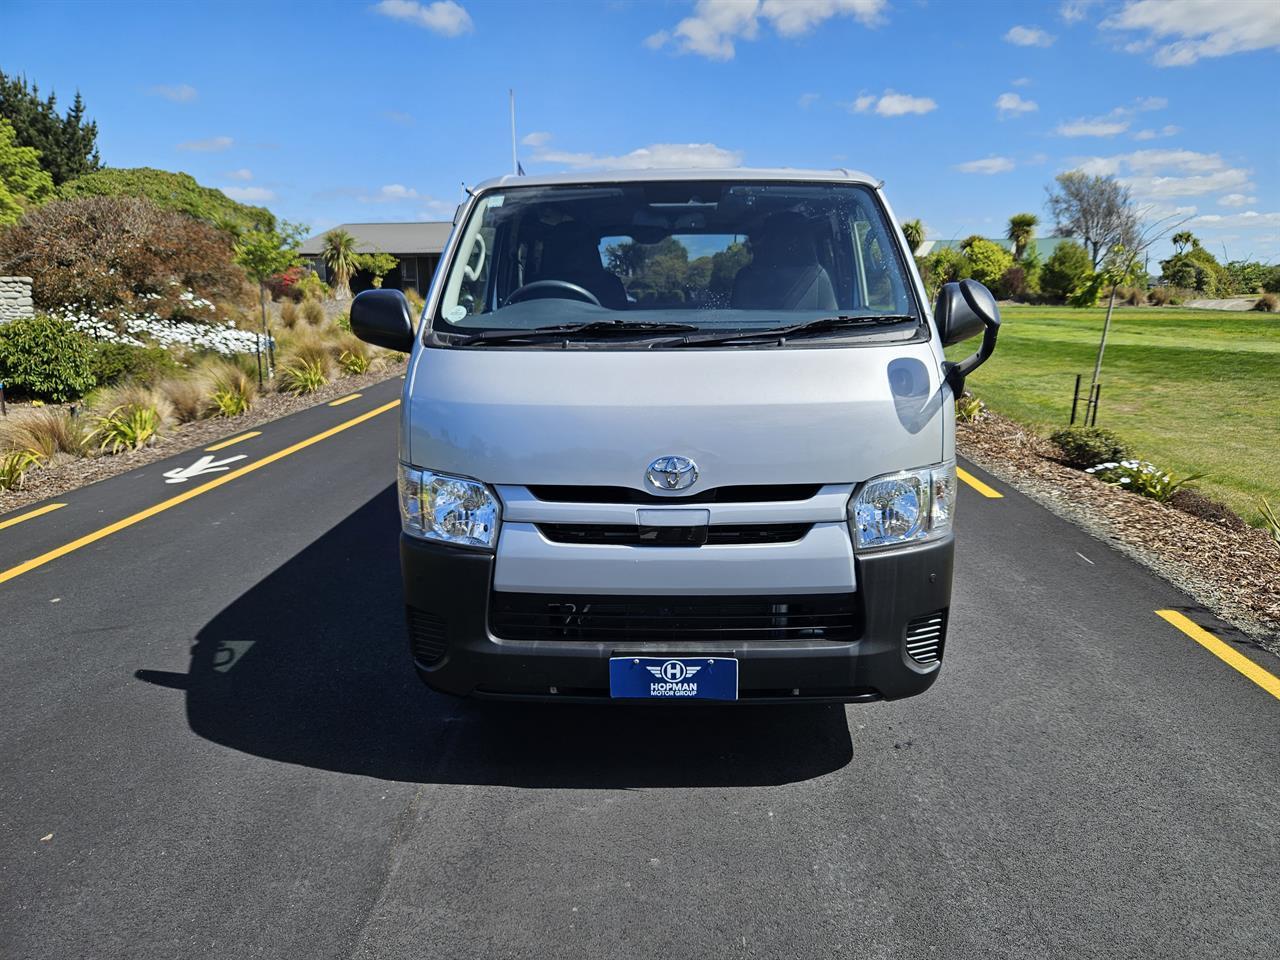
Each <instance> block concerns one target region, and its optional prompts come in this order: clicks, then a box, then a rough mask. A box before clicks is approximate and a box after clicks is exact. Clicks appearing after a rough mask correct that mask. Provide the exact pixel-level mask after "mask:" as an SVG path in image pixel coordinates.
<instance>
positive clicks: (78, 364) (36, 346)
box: [0, 314, 93, 403]
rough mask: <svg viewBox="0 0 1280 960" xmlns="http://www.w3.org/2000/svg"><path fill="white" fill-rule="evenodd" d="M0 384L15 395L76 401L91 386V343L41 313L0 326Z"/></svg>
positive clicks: (48, 399) (60, 322)
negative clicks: (0, 382) (1, 382)
mask: <svg viewBox="0 0 1280 960" xmlns="http://www.w3.org/2000/svg"><path fill="white" fill-rule="evenodd" d="M0 381H3V382H4V385H5V387H6V388H7V389H8V390H9V391H11V392H12V394H14V395H21V396H27V397H31V398H32V399H35V400H46V401H49V402H51V403H67V402H69V401H71V400H77V399H79V398H80V397H82V396H84V393H85V391H86V390H88V389H89V388H91V387H92V386H93V342H92V341H91V340H90V339H89V338H88V337H86V336H85V335H84V334H83V333H81V332H80V331H79V330H77V329H76V328H75V327H73V326H72V325H71V324H70V323H68V322H67V321H65V320H59V319H58V318H56V317H49V316H45V315H43V314H37V315H36V316H34V317H26V318H20V319H17V320H11V321H9V322H8V323H6V324H0Z"/></svg>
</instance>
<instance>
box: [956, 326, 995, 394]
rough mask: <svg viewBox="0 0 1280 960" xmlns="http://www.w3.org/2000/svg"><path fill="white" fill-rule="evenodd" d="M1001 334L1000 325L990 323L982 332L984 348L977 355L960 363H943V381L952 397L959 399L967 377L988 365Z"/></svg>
mask: <svg viewBox="0 0 1280 960" xmlns="http://www.w3.org/2000/svg"><path fill="white" fill-rule="evenodd" d="M999 334H1000V326H999V324H998V323H989V324H987V326H986V329H985V330H983V332H982V346H981V347H979V348H978V352H977V353H975V354H972V355H971V356H968V357H965V358H964V359H963V360H961V361H960V362H959V363H952V362H951V361H950V360H946V361H944V362H943V364H942V379H943V380H944V381H946V384H947V386H949V387H950V388H951V393H952V395H953V396H955V397H956V398H957V399H959V397H960V395H961V394H963V393H964V379H965V377H967V376H968V375H969V374H971V373H973V371H975V370H977V369H978V368H979V367H980V366H982V365H983V364H984V363H986V362H987V359H988V358H989V357H990V356H991V354H993V353H995V349H996V337H997V336H998V335H999Z"/></svg>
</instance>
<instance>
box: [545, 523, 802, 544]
mask: <svg viewBox="0 0 1280 960" xmlns="http://www.w3.org/2000/svg"><path fill="white" fill-rule="evenodd" d="M537 527H538V530H539V531H541V533H542V535H543V536H544V537H546V538H547V539H548V540H550V541H551V542H552V543H577V544H604V545H609V546H629V547H701V546H703V545H709V546H729V545H734V544H738V545H745V544H755V543H794V542H795V541H797V540H802V539H803V538H804V536H805V534H807V533H808V532H809V531H810V530H812V529H813V524H812V523H762V524H747V523H743V524H725V525H722V526H715V527H708V526H700V527H646V526H635V525H632V524H603V523H539V524H538V525H537Z"/></svg>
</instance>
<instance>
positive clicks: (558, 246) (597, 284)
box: [530, 220, 627, 310]
mask: <svg viewBox="0 0 1280 960" xmlns="http://www.w3.org/2000/svg"><path fill="white" fill-rule="evenodd" d="M538 267H539V269H538V273H537V275H536V276H534V277H533V278H532V280H563V281H564V282H566V283H574V284H577V285H578V286H580V287H582V288H583V289H585V290H590V291H591V293H592V294H594V295H595V298H596V299H597V300H599V301H600V305H601V306H603V307H607V308H608V309H610V310H625V309H626V308H627V291H626V288H625V287H623V285H622V281H621V280H619V279H618V278H617V277H616V276H615V275H614V274H612V273H610V272H609V271H608V270H606V269H605V268H604V267H603V266H602V265H601V263H600V251H599V249H598V247H597V245H596V241H595V239H594V238H593V237H592V235H591V233H590V231H588V230H587V228H586V227H584V226H583V225H582V224H580V223H578V222H577V221H575V220H569V221H566V222H564V223H559V224H556V225H555V226H554V227H552V228H551V230H550V231H549V232H548V233H547V236H546V239H545V240H543V242H542V260H541V262H540V263H539V265H538ZM532 280H531V281H530V282H532Z"/></svg>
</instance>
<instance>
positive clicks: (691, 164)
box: [533, 143, 742, 170]
mask: <svg viewBox="0 0 1280 960" xmlns="http://www.w3.org/2000/svg"><path fill="white" fill-rule="evenodd" d="M533 159H534V160H536V161H538V162H539V163H551V164H559V165H561V166H565V167H571V168H573V169H575V170H583V169H588V168H598V169H608V170H646V169H650V170H651V169H673V168H675V169H679V168H688V169H695V170H724V169H728V168H730V167H737V166H741V165H742V152H741V151H740V150H726V149H725V148H723V147H718V146H716V145H715V144H714V143H654V144H650V145H649V146H647V147H640V148H639V149H638V150H632V151H631V152H630V153H624V154H621V155H618V156H606V155H600V154H594V153H571V152H568V151H564V150H546V149H541V150H539V151H538V152H537V153H535V154H534V157H533Z"/></svg>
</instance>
